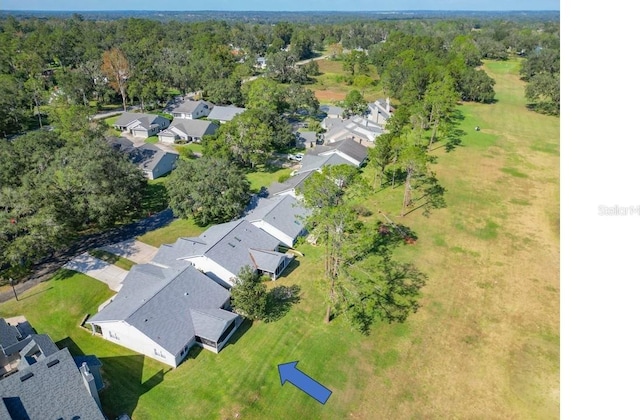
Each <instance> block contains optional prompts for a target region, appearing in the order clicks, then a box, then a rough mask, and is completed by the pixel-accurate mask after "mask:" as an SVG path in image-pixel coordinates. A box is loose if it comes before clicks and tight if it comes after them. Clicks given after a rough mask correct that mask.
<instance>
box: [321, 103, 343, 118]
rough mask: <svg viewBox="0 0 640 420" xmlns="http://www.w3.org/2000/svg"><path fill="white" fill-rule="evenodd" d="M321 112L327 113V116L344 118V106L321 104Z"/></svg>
mask: <svg viewBox="0 0 640 420" xmlns="http://www.w3.org/2000/svg"><path fill="white" fill-rule="evenodd" d="M318 109H319V110H320V112H323V113H324V114H326V116H327V118H342V115H343V114H344V108H341V107H339V106H335V105H320V107H319V108H318Z"/></svg>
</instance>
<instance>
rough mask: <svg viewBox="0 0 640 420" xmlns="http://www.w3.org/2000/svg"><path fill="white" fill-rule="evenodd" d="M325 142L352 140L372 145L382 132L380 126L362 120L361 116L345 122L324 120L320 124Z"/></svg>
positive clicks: (365, 119) (364, 119) (355, 116)
mask: <svg viewBox="0 0 640 420" xmlns="http://www.w3.org/2000/svg"><path fill="white" fill-rule="evenodd" d="M322 126H323V128H325V129H326V130H327V132H326V133H324V139H325V142H334V141H339V140H344V139H353V140H356V141H358V142H359V143H361V144H365V145H369V146H371V145H373V143H374V142H375V140H376V137H378V136H379V135H380V134H382V133H383V132H384V129H383V128H382V126H380V125H378V124H376V123H374V122H372V121H370V120H368V119H367V118H363V117H361V116H357V115H354V116H351V117H350V118H348V119H345V120H337V119H335V118H333V119H331V118H326V119H325V120H324V121H323V122H322Z"/></svg>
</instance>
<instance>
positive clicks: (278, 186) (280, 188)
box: [267, 158, 313, 198]
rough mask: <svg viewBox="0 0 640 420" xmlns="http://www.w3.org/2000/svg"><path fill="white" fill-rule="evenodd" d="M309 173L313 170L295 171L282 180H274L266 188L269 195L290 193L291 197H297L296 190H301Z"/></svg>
mask: <svg viewBox="0 0 640 420" xmlns="http://www.w3.org/2000/svg"><path fill="white" fill-rule="evenodd" d="M303 159H304V158H303ZM311 174H313V171H311V170H310V171H305V172H302V173H296V174H295V175H293V176H291V177H289V178H287V179H286V180H285V181H284V182H274V183H273V184H271V185H269V187H268V188H267V192H268V193H269V197H276V196H280V195H290V196H292V197H295V198H298V195H297V194H296V190H301V187H303V185H304V182H305V181H306V180H307V178H309V176H311Z"/></svg>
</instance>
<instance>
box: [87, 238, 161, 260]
mask: <svg viewBox="0 0 640 420" xmlns="http://www.w3.org/2000/svg"><path fill="white" fill-rule="evenodd" d="M100 249H102V250H103V251H107V252H110V253H112V254H115V255H117V256H119V257H122V258H126V259H128V260H131V261H133V262H134V263H136V264H145V263H148V262H149V261H151V260H152V259H153V257H155V255H156V252H158V248H156V247H153V246H151V245H147V244H145V243H143V242H140V241H136V240H135V239H128V240H126V241H122V242H118V243H117V244H112V245H107V246H103V247H100Z"/></svg>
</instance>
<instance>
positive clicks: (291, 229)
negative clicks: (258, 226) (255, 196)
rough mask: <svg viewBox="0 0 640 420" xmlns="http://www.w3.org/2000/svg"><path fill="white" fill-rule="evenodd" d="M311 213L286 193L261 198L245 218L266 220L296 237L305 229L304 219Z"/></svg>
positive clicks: (290, 235) (291, 236)
mask: <svg viewBox="0 0 640 420" xmlns="http://www.w3.org/2000/svg"><path fill="white" fill-rule="evenodd" d="M310 214H311V211H310V210H309V209H307V208H305V207H303V206H302V205H301V204H300V202H299V201H298V200H296V199H295V198H294V197H292V196H290V195H284V196H280V197H275V198H269V199H262V200H260V201H259V202H258V205H257V207H256V208H255V209H253V210H252V211H251V212H250V213H249V214H247V215H246V216H245V219H246V220H248V221H250V222H255V221H260V220H261V221H264V222H265V223H268V224H270V225H271V226H273V227H275V228H276V229H278V230H279V231H281V232H282V233H284V234H286V235H287V236H289V237H290V238H295V237H297V236H298V235H300V233H301V232H302V231H304V224H303V219H304V218H305V217H307V216H308V215H310Z"/></svg>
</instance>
